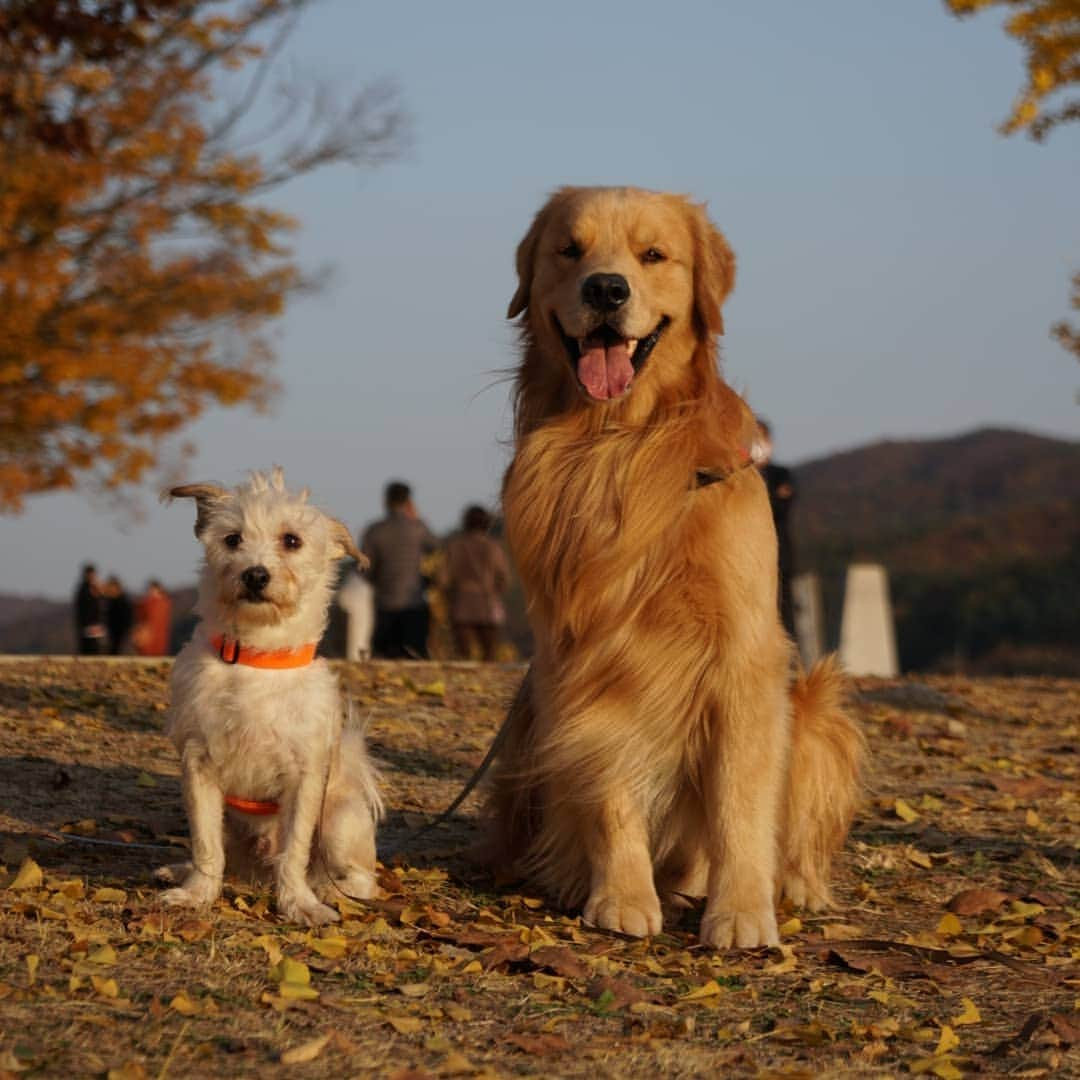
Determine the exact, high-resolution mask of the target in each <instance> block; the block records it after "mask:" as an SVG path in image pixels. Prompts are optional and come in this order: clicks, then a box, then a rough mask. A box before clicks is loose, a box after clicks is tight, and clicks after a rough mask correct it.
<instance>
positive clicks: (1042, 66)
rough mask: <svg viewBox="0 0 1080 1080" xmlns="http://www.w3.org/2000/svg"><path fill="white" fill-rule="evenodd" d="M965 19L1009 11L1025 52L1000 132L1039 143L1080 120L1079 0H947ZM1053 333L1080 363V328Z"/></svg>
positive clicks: (1077, 287)
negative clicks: (1079, 93)
mask: <svg viewBox="0 0 1080 1080" xmlns="http://www.w3.org/2000/svg"><path fill="white" fill-rule="evenodd" d="M945 2H946V5H947V6H948V8H949V10H950V11H951V12H952V13H953V14H954V15H958V16H960V17H963V16H965V15H973V14H976V13H977V12H980V11H983V10H985V9H987V8H997V7H1004V8H1005V9H1006V11H1007V12H1008V15H1007V17H1006V20H1005V32H1006V33H1007V34H1008V35H1009V36H1010V37H1011V38H1013V39H1014V40H1015V41H1016V42H1017V43H1018V44H1019V45H1020V46H1021V47H1022V48H1023V49H1024V53H1025V57H1024V61H1025V66H1026V67H1027V82H1026V84H1025V85H1024V86H1023V87H1022V88H1021V90H1020V93H1019V94H1018V95H1017V97H1016V100H1015V101H1014V102H1013V107H1012V112H1011V113H1010V114H1009V117H1008V119H1006V120H1005V121H1004V123H1002V125H1001V128H1000V130H1001V132H1002V133H1003V134H1005V135H1014V134H1016V133H1017V132H1019V131H1024V132H1027V134H1028V135H1030V136H1031V137H1032V138H1033V139H1035V140H1036V141H1037V142H1042V140H1043V139H1045V138H1046V136H1047V135H1048V134H1049V133H1050V132H1051V131H1052V130H1054V129H1055V128H1056V127H1058V126H1059V125H1060V124H1066V123H1071V122H1075V121H1077V120H1080V97H1076V96H1068V95H1069V93H1070V92H1072V93H1073V94H1074V95H1075V90H1076V87H1077V84H1078V83H1080V0H945ZM1069 305H1070V307H1071V308H1072V309H1073V310H1074V311H1078V312H1080V274H1075V275H1074V276H1073V279H1072V295H1071V296H1070V298H1069ZM1050 335H1051V337H1053V338H1054V339H1055V340H1056V341H1057V342H1058V343H1059V344H1060V345H1061V346H1062V347H1063V348H1064V349H1066V350H1067V351H1068V352H1070V353H1072V354H1073V356H1075V357H1076V358H1077V359H1078V360H1080V328H1077V327H1076V326H1075V325H1073V324H1070V323H1069V322H1067V321H1066V320H1064V319H1063V320H1062V321H1061V322H1058V323H1055V324H1054V325H1053V326H1052V327H1051V328H1050Z"/></svg>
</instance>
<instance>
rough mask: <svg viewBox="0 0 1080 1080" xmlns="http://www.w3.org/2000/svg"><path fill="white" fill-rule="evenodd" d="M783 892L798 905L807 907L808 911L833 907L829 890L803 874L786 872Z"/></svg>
mask: <svg viewBox="0 0 1080 1080" xmlns="http://www.w3.org/2000/svg"><path fill="white" fill-rule="evenodd" d="M781 892H782V895H783V896H785V897H786V898H787V899H788V900H790V901H791V902H792V903H793V904H794V905H795V906H796V907H798V908H805V909H806V910H807V911H827V910H828V909H829V908H830V907H832V897H831V896H830V895H829V890H828V889H827V888H826V887H824V886H822V885H820V884H817V885H815V884H814V883H812V882H810V881H807V879H806V878H804V877H803V876H802V874H797V873H795V872H790V873H788V874H785V875H784V880H783V884H782V885H781Z"/></svg>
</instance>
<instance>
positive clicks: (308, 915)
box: [277, 892, 341, 926]
mask: <svg viewBox="0 0 1080 1080" xmlns="http://www.w3.org/2000/svg"><path fill="white" fill-rule="evenodd" d="M277 913H278V914H279V915H280V916H281V917H282V918H283V919H284V920H285V921H286V922H291V923H299V924H300V925H301V926H326V924H327V923H335V922H340V921H341V916H340V915H339V914H338V913H337V912H336V911H335V910H334V909H333V908H332V907H327V905H326V904H323V903H320V901H319V898H318V897H317V896H316V895H315V894H314V893H308V895H306V896H304V895H294V894H291V893H280V892H279V893H278V898H277Z"/></svg>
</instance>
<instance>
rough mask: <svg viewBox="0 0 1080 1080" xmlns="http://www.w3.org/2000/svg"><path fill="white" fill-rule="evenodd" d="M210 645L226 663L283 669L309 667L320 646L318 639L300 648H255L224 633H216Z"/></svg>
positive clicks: (276, 669)
mask: <svg viewBox="0 0 1080 1080" xmlns="http://www.w3.org/2000/svg"><path fill="white" fill-rule="evenodd" d="M210 645H211V647H212V648H213V650H214V652H215V653H217V655H218V656H219V657H220V658H221V659H222V660H223V661H224V662H225V663H226V664H243V665H244V666H245V667H257V668H269V669H271V670H275V671H282V670H285V669H286V668H300V667H307V665H308V664H310V663H311V661H312V660H314V659H315V650H316V649H317V648H318V645H319V643H318V642H317V641H312V642H309V643H308V644H307V645H301V646H300V647H299V648H298V649H268V650H265V651H264V650H262V649H253V648H251V646H249V645H241V644H240V642H239V641H236V640H235V639H233V638H227V637H226V636H225V635H224V634H216V635H215V636H214V637H212V638H211V639H210Z"/></svg>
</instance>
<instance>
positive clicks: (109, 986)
mask: <svg viewBox="0 0 1080 1080" xmlns="http://www.w3.org/2000/svg"><path fill="white" fill-rule="evenodd" d="M90 985H91V986H93V988H94V990H95V991H96V992H97V993H99V994H100V995H101V996H102V997H107V998H115V997H119V996H120V988H119V987H118V986H117V985H116V980H115V979H106V978H104V977H103V976H101V975H91V976H90Z"/></svg>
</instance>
